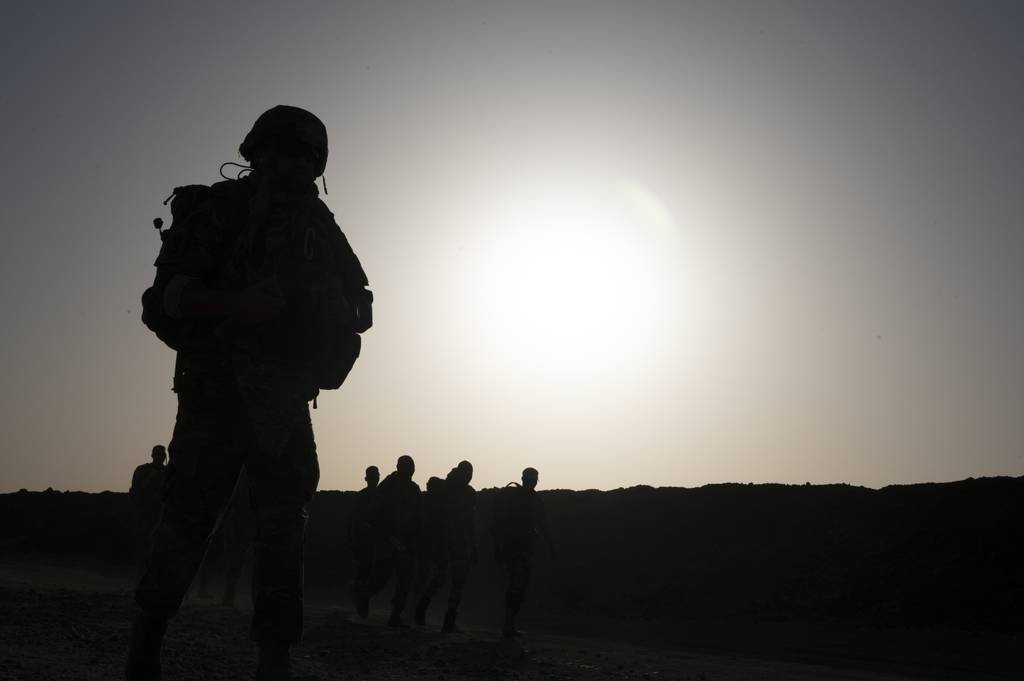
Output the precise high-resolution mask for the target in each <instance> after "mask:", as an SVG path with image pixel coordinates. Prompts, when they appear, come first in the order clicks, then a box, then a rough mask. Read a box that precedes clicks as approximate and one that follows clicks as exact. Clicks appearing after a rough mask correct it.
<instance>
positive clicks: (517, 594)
mask: <svg viewBox="0 0 1024 681" xmlns="http://www.w3.org/2000/svg"><path fill="white" fill-rule="evenodd" d="M538 478H539V476H538V473H537V469H535V468H527V469H526V470H524V471H523V477H522V481H523V484H522V485H521V486H520V485H517V484H516V483H510V484H509V486H507V487H505V489H503V490H502V491H501V492H499V494H498V497H497V499H495V502H494V524H493V528H492V530H493V533H494V543H495V553H496V557H497V559H498V563H499V564H504V566H505V568H506V569H507V570H508V590H507V591H506V592H505V622H504V625H503V626H502V635H503V636H505V637H506V638H512V637H515V636H519V635H520V632H519V631H518V630H516V627H515V624H516V617H517V616H518V614H519V610H520V609H521V608H522V606H523V600H524V598H525V597H526V587H527V585H528V584H529V582H530V573H531V572H532V570H533V549H534V543H535V542H536V539H537V535H538V534H539V535H542V536H543V537H544V541H545V542H546V543H547V545H548V549H549V550H550V551H551V553H552V555H554V552H555V549H554V543H553V542H552V540H551V532H550V530H549V529H548V524H547V518H546V517H545V514H544V504H543V503H542V502H541V499H540V496H538V495H537V481H538Z"/></svg>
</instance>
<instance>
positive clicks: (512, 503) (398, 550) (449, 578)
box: [348, 455, 553, 637]
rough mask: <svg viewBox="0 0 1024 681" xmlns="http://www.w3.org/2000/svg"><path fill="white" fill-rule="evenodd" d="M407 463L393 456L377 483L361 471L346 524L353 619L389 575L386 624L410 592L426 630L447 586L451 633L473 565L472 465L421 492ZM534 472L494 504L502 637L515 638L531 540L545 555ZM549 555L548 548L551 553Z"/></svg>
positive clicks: (372, 471)
mask: <svg viewBox="0 0 1024 681" xmlns="http://www.w3.org/2000/svg"><path fill="white" fill-rule="evenodd" d="M415 471H416V464H415V462H414V461H413V459H412V457H410V456H408V455H403V456H401V457H399V459H398V462H397V465H396V467H395V471H394V472H392V473H391V474H389V475H388V476H387V477H386V478H384V480H380V471H379V470H378V469H377V467H376V466H370V467H369V468H367V469H366V478H365V479H366V487H365V488H364V489H362V490H360V491H359V492H358V493H357V498H356V503H355V506H354V507H353V509H352V514H351V516H350V518H349V524H348V539H349V545H350V546H351V548H352V553H353V556H354V558H355V562H356V576H355V580H354V582H353V589H352V599H353V602H354V603H355V606H356V611H357V612H358V613H359V616H360V617H362V618H366V617H367V616H368V614H369V607H370V598H371V597H373V596H374V595H375V594H376V593H378V592H379V591H380V590H381V589H382V588H383V587H384V585H385V584H386V583H387V582H388V580H389V579H390V578H391V577H392V576H394V582H395V587H394V595H393V596H392V599H391V617H390V618H389V619H388V624H389V625H390V626H394V627H405V626H408V625H407V624H406V623H405V622H404V621H403V619H402V616H403V613H404V612H405V608H406V606H407V604H408V601H409V595H410V592H412V593H413V594H414V595H415V598H416V604H415V607H414V610H413V621H414V622H415V623H416V624H417V625H420V626H423V625H425V624H426V623H427V611H428V610H429V608H430V604H431V601H433V599H434V597H435V596H436V595H437V593H438V592H439V591H440V590H441V588H442V587H443V586H444V585H445V583H446V582H448V583H450V587H449V591H448V603H447V608H446V610H445V614H444V620H443V624H442V625H441V630H442V631H445V632H453V631H457V628H456V624H455V622H456V618H457V617H458V612H459V605H460V603H461V602H462V594H463V590H464V588H465V585H466V578H467V577H468V575H469V571H470V567H471V566H472V564H473V563H475V562H476V559H477V534H476V491H475V490H474V489H473V487H472V485H470V482H471V481H472V479H473V465H472V464H471V463H470V462H468V461H462V462H460V463H459V464H458V465H457V466H456V467H455V468H452V469H451V471H449V472H448V475H446V476H445V477H444V479H442V478H438V477H431V478H430V479H429V480H427V489H426V491H425V492H421V490H420V487H419V485H418V484H416V483H415V482H414V481H413V479H412V477H413V474H414V473H415ZM537 479H538V475H537V471H536V470H535V469H533V468H527V469H526V470H524V471H523V478H522V485H515V484H513V485H510V486H509V487H506V488H505V489H503V490H502V491H501V492H499V494H498V496H497V498H496V499H495V505H494V517H493V524H492V531H493V534H494V541H495V547H496V555H497V558H498V561H499V563H502V564H504V565H505V566H506V568H507V570H508V574H509V585H508V591H507V592H506V598H505V620H504V625H503V627H502V633H503V635H504V636H506V637H514V636H518V635H519V632H518V631H517V630H516V628H515V620H516V616H517V615H518V613H519V610H520V608H521V607H522V604H523V597H524V595H525V593H526V586H527V583H528V582H529V578H530V572H531V568H532V565H533V550H534V543H535V540H536V537H537V536H542V537H544V539H545V540H546V541H547V543H548V546H549V548H552V544H551V534H550V532H549V530H548V526H547V522H546V520H545V516H544V510H543V506H542V505H541V501H540V498H539V497H538V496H537V494H536V487H537ZM552 550H553V549H552Z"/></svg>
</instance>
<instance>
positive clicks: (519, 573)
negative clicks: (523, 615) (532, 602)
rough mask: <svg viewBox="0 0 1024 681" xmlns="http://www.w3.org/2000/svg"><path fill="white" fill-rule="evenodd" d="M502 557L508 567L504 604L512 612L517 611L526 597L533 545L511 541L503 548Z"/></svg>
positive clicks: (531, 568)
mask: <svg viewBox="0 0 1024 681" xmlns="http://www.w3.org/2000/svg"><path fill="white" fill-rule="evenodd" d="M503 558H504V560H505V567H506V568H507V569H508V590H507V591H506V592H505V605H506V607H508V609H509V610H510V611H511V612H512V613H517V612H519V609H520V608H521V607H522V606H523V600H524V599H525V598H526V587H527V586H528V585H529V583H530V573H531V572H532V571H533V547H532V546H531V545H529V544H522V543H519V542H512V543H510V544H509V545H507V546H506V547H505V549H504V553H503Z"/></svg>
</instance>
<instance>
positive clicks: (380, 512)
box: [357, 454, 420, 627]
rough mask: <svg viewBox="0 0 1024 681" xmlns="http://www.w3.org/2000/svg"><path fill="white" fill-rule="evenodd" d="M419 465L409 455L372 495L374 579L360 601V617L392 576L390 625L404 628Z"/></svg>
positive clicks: (417, 513)
mask: <svg viewBox="0 0 1024 681" xmlns="http://www.w3.org/2000/svg"><path fill="white" fill-rule="evenodd" d="M415 472H416V464H415V462H413V460H412V457H411V456H408V455H406V454H403V455H402V456H400V457H398V465H397V467H396V469H395V471H394V472H393V473H391V474H390V475H388V476H387V477H386V478H384V480H383V481H381V483H380V485H378V486H377V491H376V492H375V493H374V495H373V502H372V506H373V517H374V536H375V540H374V553H373V568H372V573H373V580H372V582H371V584H370V588H369V592H368V593H367V594H366V595H365V598H364V597H361V598H360V600H359V602H358V606H357V607H358V610H359V612H360V615H362V613H364V612H367V611H368V609H369V598H370V596H372V595H373V594H375V593H377V592H378V591H380V590H381V589H382V588H383V587H384V585H385V584H386V583H387V581H388V579H389V578H390V577H391V575H392V574H394V576H395V593H394V596H393V597H392V599H391V617H390V618H389V619H388V625H389V626H393V627H401V626H405V624H404V623H403V622H402V612H403V611H404V610H405V605H406V602H407V601H408V600H409V587H410V582H411V581H412V573H413V569H414V568H415V554H414V550H415V546H416V535H417V533H418V532H419V524H420V486H419V485H417V484H416V483H415V482H413V480H412V476H413V473H415Z"/></svg>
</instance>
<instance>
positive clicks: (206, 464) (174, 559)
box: [136, 177, 368, 644]
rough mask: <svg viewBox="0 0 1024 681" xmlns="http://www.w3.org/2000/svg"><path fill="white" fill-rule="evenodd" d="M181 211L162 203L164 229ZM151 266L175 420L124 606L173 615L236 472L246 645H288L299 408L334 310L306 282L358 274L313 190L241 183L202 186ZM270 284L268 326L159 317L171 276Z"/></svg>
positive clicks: (304, 411) (299, 535)
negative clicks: (140, 562) (159, 499)
mask: <svg viewBox="0 0 1024 681" xmlns="http://www.w3.org/2000/svg"><path fill="white" fill-rule="evenodd" d="M188 191H190V189H189V188H184V189H182V190H178V192H176V194H177V193H187V192H188ZM179 212H184V211H178V212H176V211H175V206H174V204H172V213H175V221H176V223H177V220H178V213H179ZM156 266H157V268H158V269H157V278H156V281H155V283H154V286H153V287H152V288H151V289H150V290H149V291H147V293H146V295H144V296H143V303H144V306H146V307H147V310H146V312H145V314H148V315H149V319H146V318H145V317H144V321H146V323H147V325H149V326H150V328H153V329H154V331H156V332H157V334H158V335H160V337H161V338H163V339H164V340H168V338H169V337H171V336H173V345H174V346H175V347H176V348H177V349H178V356H177V362H176V366H175V376H174V391H175V392H176V393H177V397H178V414H177V421H176V424H175V427H174V435H173V438H172V440H171V443H170V456H171V464H170V466H169V467H168V479H167V485H166V491H165V499H164V513H163V518H162V521H161V523H160V525H159V527H158V528H157V530H156V531H155V533H154V546H153V549H152V553H151V556H150V560H149V564H148V569H147V572H146V573H145V574H144V575H143V577H142V579H141V580H140V582H139V584H138V587H137V590H136V600H137V601H138V603H139V604H140V606H142V608H143V610H144V611H145V612H147V613H151V614H153V615H155V616H157V617H168V616H170V615H173V614H174V613H175V612H176V611H177V609H178V607H179V606H180V604H181V601H182V598H183V596H184V594H185V592H186V590H187V588H188V586H189V583H190V582H191V580H192V579H193V577H194V575H195V573H196V570H197V568H198V567H199V565H200V563H201V561H202V558H203V554H204V551H205V550H206V547H207V543H208V540H209V537H210V534H211V532H212V531H213V529H214V527H215V525H216V523H217V520H218V518H219V517H220V515H221V513H222V512H223V511H224V508H225V506H226V504H227V502H228V499H229V498H230V496H231V493H232V490H233V489H234V487H235V482H236V480H237V479H238V476H239V472H240V471H241V469H242V467H243V466H244V467H245V469H246V471H247V473H248V478H249V490H248V491H249V495H250V501H251V504H252V509H253V512H254V515H255V524H256V534H255V540H254V557H255V569H254V576H253V600H254V613H253V620H252V627H251V632H250V635H251V637H252V638H253V640H256V641H274V642H279V643H282V644H289V643H294V642H297V641H298V640H299V638H300V635H301V632H302V591H303V584H302V550H303V549H302V547H303V542H304V536H305V527H306V520H307V512H306V506H307V504H308V503H309V501H310V500H311V499H312V497H313V494H314V492H315V490H316V487H317V483H318V481H319V478H320V469H319V465H318V461H317V453H316V445H315V443H314V440H313V429H312V425H311V422H310V416H309V407H308V402H309V400H311V399H313V398H315V396H316V394H317V389H318V384H319V385H321V386H322V385H323V383H322V381H320V380H318V371H319V370H320V367H318V366H317V365H316V364H315V361H316V358H317V357H318V356H319V354H322V350H323V347H322V346H323V343H324V342H328V343H329V342H334V341H335V340H336V339H335V338H333V337H331V335H330V334H328V333H323V329H322V328H321V325H318V324H319V322H320V321H321V320H320V319H319V318H318V317H317V315H319V314H326V315H328V316H330V315H334V314H335V312H336V311H332V310H326V309H327V308H329V307H330V306H331V305H337V304H339V303H338V296H337V294H336V292H335V291H332V290H330V289H327V288H323V287H319V288H318V284H319V280H318V279H317V275H318V272H319V271H323V270H326V269H330V268H335V269H339V270H343V271H344V272H345V274H346V276H347V277H349V279H350V281H349V282H348V284H349V285H351V286H353V287H354V288H355V289H357V290H358V289H362V288H363V287H365V286H366V278H365V274H363V272H362V269H361V267H359V264H358V260H357V259H356V258H355V255H354V254H353V253H352V250H351V248H350V247H349V246H348V242H347V241H346V240H345V237H344V235H343V234H342V233H341V231H340V229H338V227H337V225H336V224H335V223H334V220H333V216H332V215H331V213H330V212H329V211H328V210H327V208H326V206H324V204H323V203H322V202H321V201H320V200H319V199H318V198H317V191H316V187H315V186H313V185H309V187H308V188H307V189H306V190H304V191H303V192H301V193H291V194H286V193H281V192H278V193H270V192H268V191H266V186H265V185H264V186H262V187H261V186H260V185H259V184H258V182H257V181H255V178H252V177H247V178H245V179H242V180H237V181H228V182H221V183H218V184H216V185H213V187H211V188H209V189H208V190H207V193H205V194H204V199H203V201H201V202H200V203H199V207H198V208H194V209H193V210H192V211H191V213H190V214H188V215H187V216H186V219H184V220H183V221H182V223H181V224H180V225H178V226H177V227H175V226H172V229H171V230H170V231H169V232H168V233H167V238H166V239H165V241H164V246H163V248H162V250H161V253H160V257H159V258H158V259H157V262H156ZM268 276H273V277H275V278H276V280H277V281H279V282H280V284H281V287H282V289H283V294H284V297H285V299H286V301H287V307H286V308H285V311H284V313H282V314H281V315H280V316H279V317H278V318H276V319H274V320H273V321H271V322H265V323H261V324H256V325H239V326H233V325H232V324H230V323H228V322H224V321H223V320H222V319H208V318H195V319H192V318H189V319H185V320H178V321H175V322H170V323H167V322H166V321H165V320H162V319H161V318H159V315H160V310H161V309H162V305H161V301H162V300H163V299H164V298H165V296H166V295H167V289H168V287H173V286H175V285H176V284H175V282H176V281H180V280H181V278H185V279H186V280H188V279H198V280H200V281H202V282H203V283H204V284H205V285H207V286H209V287H210V288H213V289H221V290H237V289H241V288H244V287H246V286H251V285H253V283H254V282H258V281H260V280H262V279H265V278H266V277H268ZM367 293H368V292H367ZM154 301H156V302H154ZM147 303H148V305H147ZM325 310H326V312H325ZM347 338H348V337H347V336H346V337H343V338H342V340H343V341H346V342H347ZM355 339H356V344H357V345H356V354H358V336H355ZM168 342H169V344H171V341H170V340H168ZM351 360H352V362H354V361H355V358H354V356H353V357H352V358H351ZM349 366H351V365H350V364H349ZM345 371H346V373H347V368H346V369H345ZM342 378H343V376H342ZM338 383H340V380H339V381H338ZM333 387H336V386H333Z"/></svg>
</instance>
